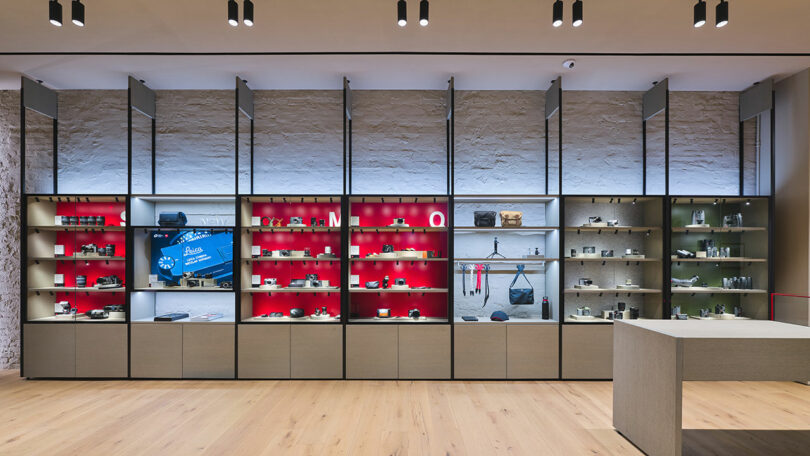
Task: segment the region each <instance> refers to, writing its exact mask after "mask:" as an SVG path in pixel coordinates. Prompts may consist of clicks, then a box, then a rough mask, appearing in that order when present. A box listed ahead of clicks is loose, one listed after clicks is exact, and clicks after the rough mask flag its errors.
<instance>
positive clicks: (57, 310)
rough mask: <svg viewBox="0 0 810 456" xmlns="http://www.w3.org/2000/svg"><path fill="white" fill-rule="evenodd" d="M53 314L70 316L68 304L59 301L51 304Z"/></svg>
mask: <svg viewBox="0 0 810 456" xmlns="http://www.w3.org/2000/svg"><path fill="white" fill-rule="evenodd" d="M53 313H54V314H55V315H68V314H70V313H71V312H70V302H68V301H59V302H55V303H54V304H53Z"/></svg>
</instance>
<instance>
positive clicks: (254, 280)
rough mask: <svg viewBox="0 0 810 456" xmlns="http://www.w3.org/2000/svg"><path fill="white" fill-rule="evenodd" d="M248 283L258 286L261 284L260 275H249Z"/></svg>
mask: <svg viewBox="0 0 810 456" xmlns="http://www.w3.org/2000/svg"><path fill="white" fill-rule="evenodd" d="M250 284H251V285H253V286H254V287H258V286H259V285H261V284H262V276H261V275H259V274H253V275H252V276H250Z"/></svg>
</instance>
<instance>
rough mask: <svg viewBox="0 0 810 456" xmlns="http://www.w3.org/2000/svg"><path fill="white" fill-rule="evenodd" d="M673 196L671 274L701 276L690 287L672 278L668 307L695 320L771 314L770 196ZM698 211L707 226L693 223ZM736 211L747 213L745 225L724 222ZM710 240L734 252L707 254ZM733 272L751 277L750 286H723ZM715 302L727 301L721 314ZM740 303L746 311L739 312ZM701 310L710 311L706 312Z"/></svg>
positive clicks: (724, 302)
mask: <svg viewBox="0 0 810 456" xmlns="http://www.w3.org/2000/svg"><path fill="white" fill-rule="evenodd" d="M671 201H672V203H671V211H672V216H671V220H672V226H671V230H672V237H671V239H672V240H671V249H672V252H670V255H669V256H668V258H667V261H668V263H669V265H670V267H671V276H672V277H673V278H675V279H690V278H692V277H697V279H696V281H695V283H694V284H693V285H692V286H690V287H680V286H675V284H674V283H673V285H672V287H671V289H670V293H671V294H672V298H671V308H670V309H669V311H670V312H671V313H674V309H675V308H680V311H681V313H682V314H685V315H687V316H688V318H693V319H726V320H733V319H741V318H742V319H768V318H770V303H769V299H768V296H769V292H770V290H771V284H770V283H769V268H770V252H769V245H770V242H769V232H770V230H771V228H770V222H769V219H770V217H769V197H750V198H749V197H730V196H717V197H706V196H703V197H696V196H678V197H673V198H672V199H671ZM693 211H703V214H705V224H704V225H705V226H694V225H691V223H692V221H693V220H692V213H693ZM732 214H742V222H743V224H742V226H735V227H727V226H724V223H723V217H724V216H727V215H732ZM705 240H710V241H712V242H714V246H715V247H716V248H717V249H719V250H721V251H722V250H724V249H726V248H728V249H729V252H728V253H730V255H729V256H728V257H726V256H723V257H711V256H709V257H706V256H707V252H706V250H704V248H705V243H704V241H705ZM679 249H681V250H686V251H689V252H691V253H694V254H695V255H696V256H700V258H680V257H679V256H678V255H677V253H676V252H677V250H679ZM709 255H710V253H709ZM723 255H725V254H723ZM733 277H751V279H752V284H751V287H750V288H745V289H732V288H728V287H726V288H724V287H723V278H733ZM716 306H723V307H724V309H725V311H724V312H723V313H722V314H716V313H715V310H716ZM735 308H740V310H741V312H738V315H735V312H734V309H735ZM701 309H705V310H706V311H707V313H708V315H706V316H702V317H701V314H700V310H701ZM672 318H675V316H674V315H673V316H672Z"/></svg>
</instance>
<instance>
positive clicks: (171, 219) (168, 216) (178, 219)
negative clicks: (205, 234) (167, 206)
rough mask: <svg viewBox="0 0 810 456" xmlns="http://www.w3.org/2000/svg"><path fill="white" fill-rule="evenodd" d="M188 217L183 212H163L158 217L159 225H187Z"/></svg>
mask: <svg viewBox="0 0 810 456" xmlns="http://www.w3.org/2000/svg"><path fill="white" fill-rule="evenodd" d="M186 223H188V219H187V218H186V214H184V213H182V212H161V213H160V216H159V217H158V225H160V226H172V227H176V226H186Z"/></svg>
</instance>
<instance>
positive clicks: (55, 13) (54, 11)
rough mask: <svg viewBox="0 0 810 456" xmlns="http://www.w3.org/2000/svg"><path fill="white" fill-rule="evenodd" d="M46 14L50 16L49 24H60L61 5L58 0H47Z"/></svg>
mask: <svg viewBox="0 0 810 456" xmlns="http://www.w3.org/2000/svg"><path fill="white" fill-rule="evenodd" d="M48 16H50V20H51V24H53V25H55V26H57V27H61V26H62V5H60V4H59V0H51V1H49V2H48Z"/></svg>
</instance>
